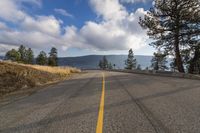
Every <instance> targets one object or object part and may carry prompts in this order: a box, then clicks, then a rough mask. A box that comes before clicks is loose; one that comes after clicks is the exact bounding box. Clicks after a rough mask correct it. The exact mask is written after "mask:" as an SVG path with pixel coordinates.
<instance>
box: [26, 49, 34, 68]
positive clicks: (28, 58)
mask: <svg viewBox="0 0 200 133" xmlns="http://www.w3.org/2000/svg"><path fill="white" fill-rule="evenodd" d="M33 61H34V54H33V50H32V49H31V48H28V50H26V63H28V64H33Z"/></svg>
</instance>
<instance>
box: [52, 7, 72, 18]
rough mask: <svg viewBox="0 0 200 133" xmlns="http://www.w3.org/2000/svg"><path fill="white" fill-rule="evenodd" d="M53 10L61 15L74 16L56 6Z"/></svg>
mask: <svg viewBox="0 0 200 133" xmlns="http://www.w3.org/2000/svg"><path fill="white" fill-rule="evenodd" d="M54 11H55V12H56V13H59V14H61V15H63V16H66V17H71V18H73V17H74V16H73V15H72V14H70V13H68V12H67V11H66V10H64V9H58V8H56V9H54Z"/></svg>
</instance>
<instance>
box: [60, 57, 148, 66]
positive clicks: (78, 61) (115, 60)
mask: <svg viewBox="0 0 200 133" xmlns="http://www.w3.org/2000/svg"><path fill="white" fill-rule="evenodd" d="M102 58H103V55H88V56H80V57H60V58H59V59H58V64H59V66H73V67H78V68H85V69H95V68H98V64H99V60H101V59H102ZM106 58H107V59H108V61H109V62H111V63H112V64H115V65H116V68H124V67H125V65H124V62H125V60H126V59H127V55H107V56H106ZM135 58H136V59H137V63H138V64H140V65H141V67H142V68H143V69H144V68H146V67H149V66H150V65H151V59H152V56H142V55H135Z"/></svg>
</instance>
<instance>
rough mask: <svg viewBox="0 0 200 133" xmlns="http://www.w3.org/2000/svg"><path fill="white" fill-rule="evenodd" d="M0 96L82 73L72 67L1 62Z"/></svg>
mask: <svg viewBox="0 0 200 133" xmlns="http://www.w3.org/2000/svg"><path fill="white" fill-rule="evenodd" d="M0 70H1V71H0V96H2V95H5V94H8V93H11V92H13V91H17V90H22V89H28V88H31V87H35V86H39V85H45V84H49V83H54V82H58V81H61V80H64V79H66V78H67V77H69V75H70V74H72V73H78V72H80V70H79V69H76V68H72V67H51V66H39V65H29V64H21V63H16V62H6V61H3V62H0Z"/></svg>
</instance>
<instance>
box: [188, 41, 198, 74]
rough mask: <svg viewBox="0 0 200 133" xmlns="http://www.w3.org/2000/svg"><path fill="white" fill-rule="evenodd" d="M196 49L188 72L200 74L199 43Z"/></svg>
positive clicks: (190, 60) (189, 62)
mask: <svg viewBox="0 0 200 133" xmlns="http://www.w3.org/2000/svg"><path fill="white" fill-rule="evenodd" d="M193 48H194V50H193V51H194V53H192V56H191V59H189V61H188V64H189V68H188V72H189V73H192V74H193V73H198V74H200V43H198V44H197V45H196V46H194V47H193Z"/></svg>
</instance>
